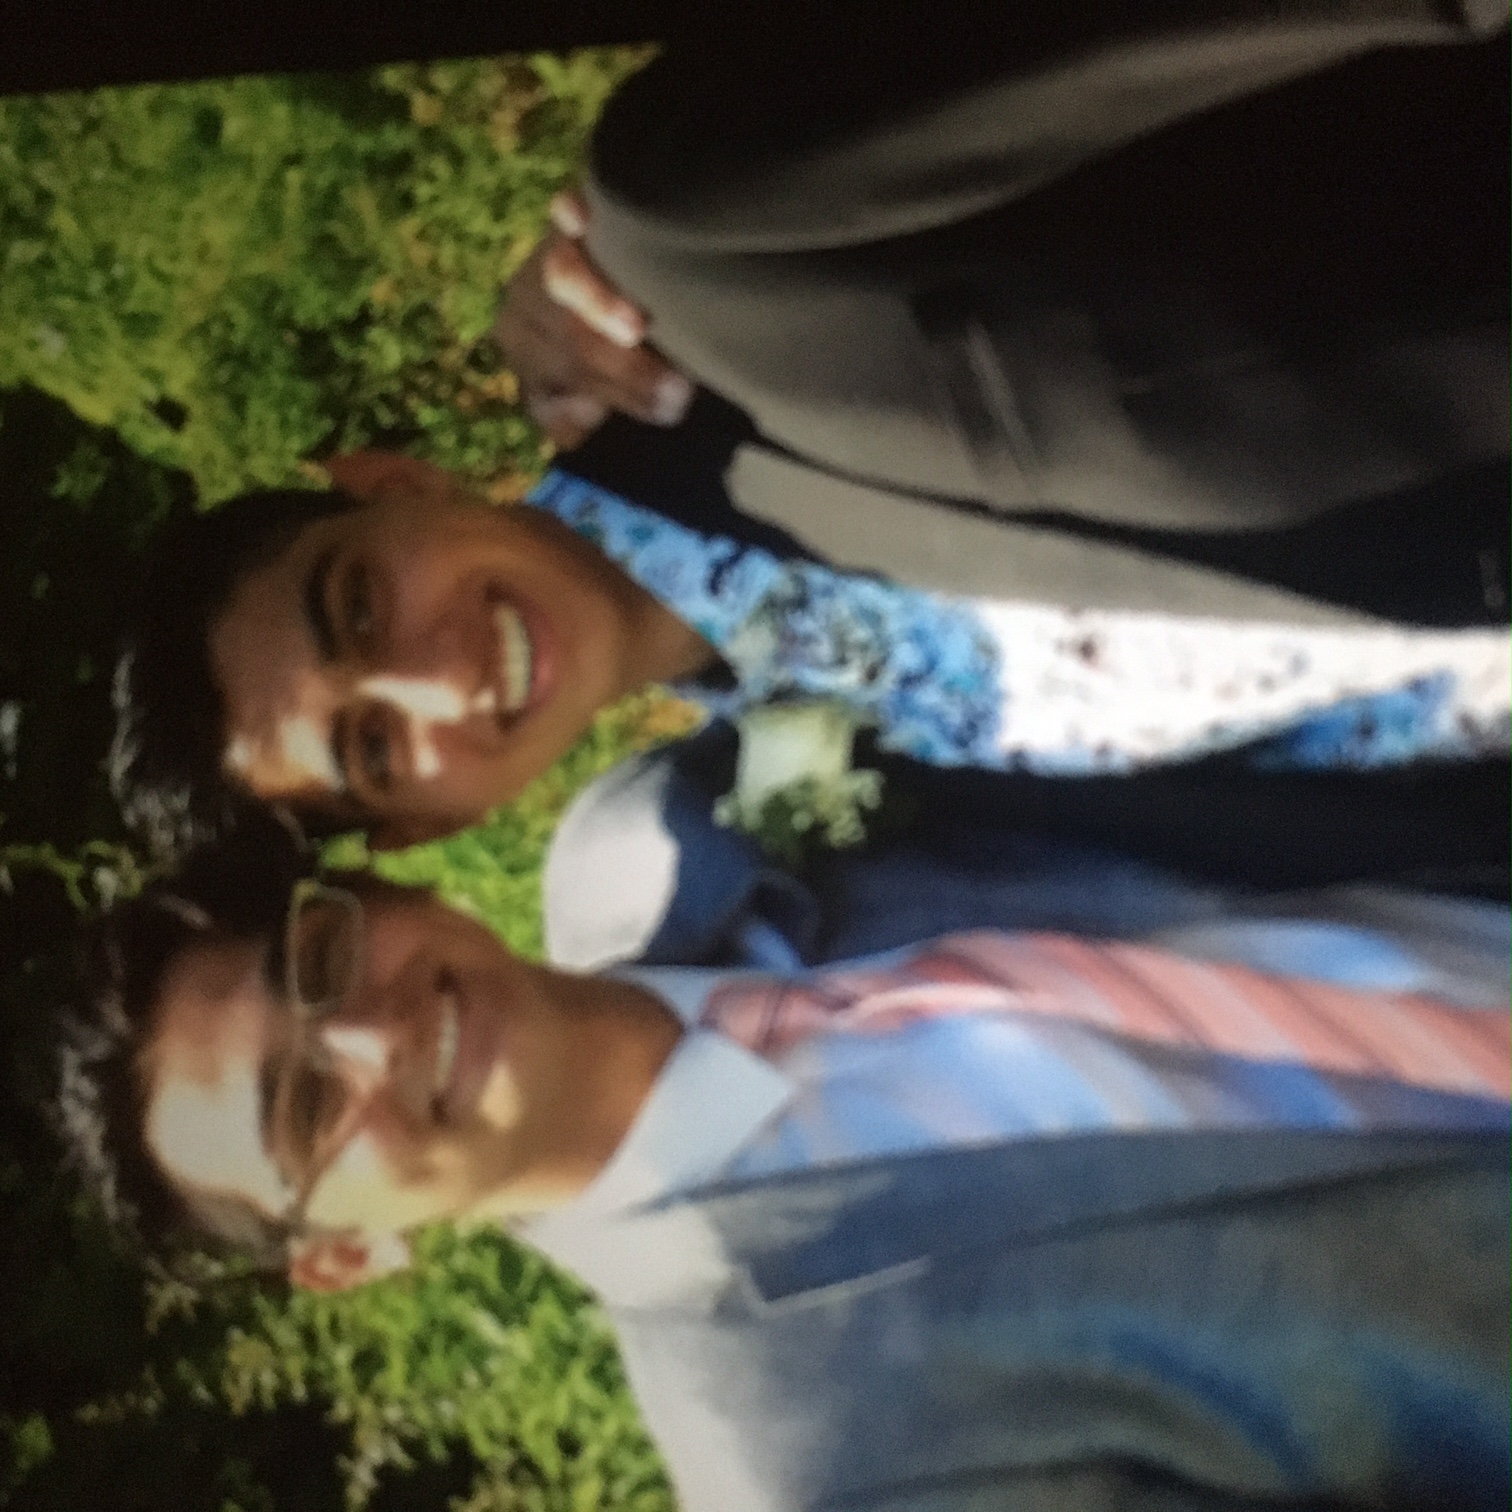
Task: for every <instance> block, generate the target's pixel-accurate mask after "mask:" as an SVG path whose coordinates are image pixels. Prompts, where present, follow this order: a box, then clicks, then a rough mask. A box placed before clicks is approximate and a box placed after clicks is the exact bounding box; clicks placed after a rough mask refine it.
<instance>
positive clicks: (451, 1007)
mask: <svg viewBox="0 0 1512 1512" xmlns="http://www.w3.org/2000/svg"><path fill="white" fill-rule="evenodd" d="M461 1043H462V1026H461V1024H460V1023H459V1022H458V1011H457V995H456V993H455V992H448V993H447V994H446V996H445V997H444V998H443V999H442V1003H441V1027H440V1029H439V1030H438V1031H437V1034H436V1066H435V1071H434V1073H433V1075H432V1078H431V1095H432V1097H433V1098H434V1099H435V1102H436V1104H437V1106H438V1107H443V1106H444V1105H445V1102H446V1094H447V1092H448V1091H449V1090H450V1087H451V1079H452V1072H453V1071H454V1070H455V1069H456V1064H457V1047H458V1046H459V1045H460V1044H461Z"/></svg>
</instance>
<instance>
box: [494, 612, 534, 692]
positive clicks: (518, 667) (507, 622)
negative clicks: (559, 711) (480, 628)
mask: <svg viewBox="0 0 1512 1512" xmlns="http://www.w3.org/2000/svg"><path fill="white" fill-rule="evenodd" d="M494 625H495V627H496V629H497V630H498V632H499V652H500V661H501V663H502V665H503V669H504V712H505V713H506V714H517V713H518V712H519V711H520V710H521V709H523V708H524V707H525V703H526V700H527V699H529V697H530V673H531V654H530V636H529V634H527V632H526V630H525V622H524V621H523V620H522V619H521V618H520V616H519V615H518V614H517V613H516V612H515V610H514V609H513V608H512V607H511V606H510V605H509V604H500V605H499V606H498V607H497V608H496V609H495V610H494Z"/></svg>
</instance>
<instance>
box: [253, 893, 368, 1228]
mask: <svg viewBox="0 0 1512 1512" xmlns="http://www.w3.org/2000/svg"><path fill="white" fill-rule="evenodd" d="M313 902H322V903H335V904H337V905H338V906H339V907H341V908H342V909H343V910H344V911H345V913H346V916H347V918H348V919H349V920H350V921H351V927H352V928H353V929H354V930H355V931H356V939H355V943H354V945H353V949H352V952H351V963H352V964H351V968H350V976H349V979H348V980H347V981H346V982H345V983H344V984H343V985H342V989H341V991H340V992H339V993H336V994H334V995H332V996H331V997H328V998H326V999H324V1000H323V1001H321V1002H318V1003H313V1002H309V1001H308V1000H306V999H305V998H304V996H303V995H302V994H301V993H300V990H299V952H298V951H297V950H296V949H295V948H294V947H295V931H296V929H297V927H298V924H299V917H300V914H301V913H302V912H303V911H304V909H305V908H307V907H308V906H309V905H310V904H311V903H313ZM366 923H367V920H366V912H365V910H364V908H363V905H362V899H361V898H359V897H358V896H357V894H356V893H354V892H350V891H349V890H348V889H346V888H344V887H334V886H332V885H331V884H329V883H327V882H322V881H320V880H319V879H318V878H315V877H301V878H300V879H299V880H298V881H297V882H295V884H294V886H293V887H292V888H291V889H290V891H289V906H288V908H287V910H286V911H285V913H284V926H283V940H282V945H283V984H282V985H283V993H284V1002H285V1004H286V1006H287V1008H288V1010H289V1013H290V1014H291V1016H292V1017H293V1020H294V1025H295V1046H294V1051H293V1054H291V1055H290V1056H289V1058H288V1061H287V1064H286V1067H285V1069H284V1070H283V1071H282V1072H281V1073H280V1075H279V1078H278V1081H277V1084H276V1086H275V1088H274V1093H273V1112H272V1118H271V1123H272V1127H273V1128H274V1129H275V1130H277V1129H279V1128H281V1127H283V1126H284V1125H285V1124H286V1122H287V1116H288V1099H289V1095H290V1092H291V1089H292V1086H293V1079H294V1073H295V1071H296V1070H297V1068H298V1067H299V1066H300V1064H301V1063H302V1062H304V1061H306V1060H308V1059H310V1045H311V1038H312V1035H313V1033H314V1031H315V1030H316V1029H318V1028H319V1027H320V1025H321V1024H322V1023H323V1022H324V1021H325V1020H326V1019H328V1018H329V1017H330V1016H331V1015H332V1014H333V1013H335V1012H336V1011H337V1010H338V1009H339V1008H340V1007H341V1006H342V1004H344V1003H345V1002H346V1001H347V999H348V998H350V996H351V994H352V988H353V987H354V986H355V984H356V982H357V981H358V979H359V978H360V976H361V962H362V956H363V947H364V945H365V944H366V935H367V930H366ZM338 1127H339V1125H338ZM270 1153H271V1152H270ZM324 1153H325V1154H329V1152H324ZM329 1164H330V1162H329V1160H328V1159H327V1158H324V1155H322V1156H321V1157H318V1158H317V1157H316V1156H314V1155H312V1158H311V1161H310V1169H309V1171H308V1172H307V1173H306V1174H305V1176H304V1177H303V1179H302V1180H301V1181H300V1182H299V1183H298V1184H292V1183H291V1185H293V1195H292V1196H291V1198H290V1200H289V1207H288V1209H287V1211H286V1212H285V1213H284V1214H283V1216H282V1217H281V1218H280V1219H279V1226H280V1228H281V1229H282V1231H283V1233H284V1235H285V1238H286V1239H287V1240H293V1239H296V1238H298V1237H300V1236H301V1235H302V1234H303V1233H304V1232H305V1229H306V1225H305V1210H306V1209H307V1208H308V1206H309V1203H310V1198H311V1197H312V1196H313V1195H314V1191H315V1188H316V1187H317V1186H318V1185H319V1183H320V1178H321V1177H322V1176H323V1175H324V1174H325V1172H326V1169H327V1167H328V1166H329Z"/></svg>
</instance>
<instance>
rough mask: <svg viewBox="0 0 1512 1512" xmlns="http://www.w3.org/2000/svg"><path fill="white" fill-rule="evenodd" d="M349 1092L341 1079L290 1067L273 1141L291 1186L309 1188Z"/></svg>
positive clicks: (311, 1068)
mask: <svg viewBox="0 0 1512 1512" xmlns="http://www.w3.org/2000/svg"><path fill="white" fill-rule="evenodd" d="M349 1096H350V1094H349V1090H348V1088H347V1085H346V1083H345V1082H344V1081H343V1080H342V1079H341V1077H339V1076H337V1075H335V1074H333V1073H332V1072H330V1071H325V1070H321V1069H319V1068H318V1067H315V1066H311V1065H308V1064H302V1063H297V1062H296V1063H294V1064H292V1065H290V1067H289V1069H288V1072H287V1075H286V1077H285V1080H284V1084H283V1086H282V1087H281V1088H280V1095H279V1116H278V1118H277V1120H276V1122H277V1128H276V1130H275V1139H276V1143H277V1149H278V1153H279V1154H281V1155H282V1156H283V1157H284V1158H285V1160H286V1161H287V1163H288V1166H289V1175H290V1177H291V1182H292V1185H294V1186H295V1187H296V1188H302V1187H305V1186H307V1185H308V1182H309V1173H310V1171H311V1168H312V1167H313V1166H314V1164H315V1162H316V1161H317V1160H318V1159H319V1158H320V1155H321V1153H322V1151H323V1149H324V1147H325V1145H326V1143H327V1141H328V1140H329V1139H330V1136H331V1133H332V1131H333V1130H334V1129H335V1128H336V1126H337V1125H338V1124H339V1123H340V1122H341V1120H342V1118H343V1116H344V1115H345V1113H346V1110H347V1104H348V1100H349Z"/></svg>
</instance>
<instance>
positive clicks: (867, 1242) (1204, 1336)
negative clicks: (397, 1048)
mask: <svg viewBox="0 0 1512 1512" xmlns="http://www.w3.org/2000/svg"><path fill="white" fill-rule="evenodd" d="M1437 1101H1438V1104H1439V1108H1438V1112H1436V1113H1434V1114H1431V1115H1430V1117H1429V1120H1428V1121H1429V1122H1440V1123H1441V1125H1442V1126H1443V1127H1446V1128H1452V1127H1453V1120H1454V1114H1453V1112H1452V1111H1449V1112H1446V1111H1445V1109H1446V1108H1447V1107H1448V1105H1449V1103H1452V1102H1453V1100H1452V1099H1450V1100H1444V1099H1438V1100H1437ZM1471 1116H1472V1118H1473V1117H1475V1116H1476V1115H1471ZM1479 1116H1482V1117H1483V1116H1484V1108H1483V1105H1482V1114H1481V1115H1479ZM1410 1121H1412V1122H1416V1121H1417V1120H1416V1119H1413V1120H1410ZM1493 1126H1494V1121H1493ZM1507 1187H1508V1147H1507V1140H1506V1138H1505V1136H1504V1135H1503V1134H1500V1133H1495V1132H1493V1133H1475V1132H1466V1133H1463V1134H1460V1135H1455V1134H1453V1133H1448V1134H1443V1135H1427V1134H1412V1133H1404V1134H1391V1133H1381V1134H1373V1135H1348V1134H1307V1133H1295V1132H1292V1133H1286V1132H1255V1133H1250V1132H1240V1133H1233V1132H1230V1133H1209V1134H1202V1135H1192V1134H1174V1135H1172V1134H1149V1135H1141V1136H1134V1137H1130V1136H1126V1135H1102V1134H1095V1135H1085V1136H1074V1137H1069V1138H1063V1139H1055V1140H1039V1141H1030V1142H1023V1141H1020V1142H1016V1143H1014V1144H1012V1145H1007V1146H1004V1145H996V1146H989V1147H985V1148H975V1149H967V1150H956V1151H951V1152H944V1153H934V1154H925V1155H920V1156H912V1157H904V1158H895V1159H891V1160H885V1161H874V1162H866V1163H861V1164H855V1165H850V1166H845V1167H838V1168H832V1169H830V1170H828V1171H818V1172H808V1173H803V1174H800V1175H796V1176H790V1177H779V1178H776V1179H771V1180H765V1181H760V1182H756V1183H752V1184H747V1185H743V1186H736V1187H731V1188H728V1189H723V1190H720V1189H715V1190H704V1191H701V1192H695V1193H694V1194H692V1195H690V1196H687V1197H684V1198H680V1199H674V1200H670V1201H664V1202H661V1203H659V1204H656V1205H653V1206H650V1207H646V1208H642V1209H640V1210H639V1211H633V1212H631V1213H629V1214H626V1215H621V1216H619V1217H616V1218H615V1219H614V1220H613V1225H612V1228H611V1229H607V1230H602V1231H600V1232H598V1233H597V1234H596V1235H595V1236H594V1238H593V1241H592V1242H590V1243H587V1244H585V1245H581V1246H580V1247H578V1248H577V1249H574V1246H573V1244H572V1243H571V1242H567V1243H565V1244H564V1243H563V1242H562V1241H561V1240H560V1239H558V1241H557V1243H556V1246H555V1247H554V1248H551V1249H550V1250H549V1252H550V1253H552V1254H553V1255H554V1257H555V1258H557V1259H558V1260H560V1261H562V1262H564V1263H566V1264H567V1265H569V1266H570V1267H572V1268H574V1269H576V1270H578V1272H579V1273H580V1274H581V1275H582V1276H583V1279H585V1280H586V1281H587V1282H588V1283H589V1284H590V1285H593V1286H595V1287H596V1288H597V1289H598V1290H599V1291H600V1293H601V1295H602V1296H603V1298H604V1300H605V1303H606V1305H607V1307H608V1310H609V1313H610V1315H611V1317H612V1319H613V1322H614V1324H615V1327H616V1329H617V1331H618V1333H619V1336H620V1339H621V1342H622V1346H623V1349H624V1354H625V1359H626V1364H627V1368H628V1370H629V1374H630V1380H631V1384H632V1387H633V1389H634V1391H635V1394H636V1396H637V1399H638V1400H639V1403H640V1405H641V1407H642V1410H643V1411H644V1413H645V1416H646V1420H647V1423H648V1425H649V1427H650V1429H651V1431H652V1434H653V1435H654V1437H655V1438H656V1440H657V1442H658V1444H659V1446H660V1448H661V1449H662V1451H663V1453H664V1455H665V1457H666V1459H667V1462H668V1464H669V1467H670V1469H671V1472H672V1475H673V1478H674V1481H675V1484H676V1487H677V1490H678V1493H679V1496H680V1498H681V1502H682V1505H683V1507H684V1509H685V1512H797V1509H805V1512H818V1509H820V1508H825V1509H831V1508H833V1509H839V1508H854V1509H862V1508H864V1509H868V1512H883V1509H886V1512H903V1509H909V1512H925V1509H929V1512H947V1509H948V1512H987V1509H993V1512H998V1509H1015V1512H1020V1509H1023V1512H1070V1509H1076V1512H1085V1509H1094V1508H1095V1509H1103V1508H1107V1509H1113V1508H1140V1509H1152V1512H1153V1509H1161V1512H1167V1509H1181V1512H1189V1509H1191V1512H1195V1509H1202V1512H1217V1509H1223V1512H1238V1509H1246V1512H1250V1509H1253V1512H1259V1509H1260V1508H1262V1507H1263V1508H1267V1509H1279V1508H1284V1507H1309V1508H1321V1507H1325V1506H1326V1507H1338V1508H1342V1507H1358V1508H1398V1507H1399V1508H1419V1507H1421V1508H1428V1507H1455V1508H1464V1509H1469V1508H1481V1507H1484V1508H1486V1509H1488V1512H1489V1509H1492V1508H1500V1507H1501V1506H1504V1505H1505V1501H1506V1496H1507V1463H1508V1454H1507V1448H1508V1399H1507V1309H1508V1295H1507V1293H1508V1262H1507V1252H1508V1194H1507ZM606 1221H608V1220H606Z"/></svg>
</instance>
